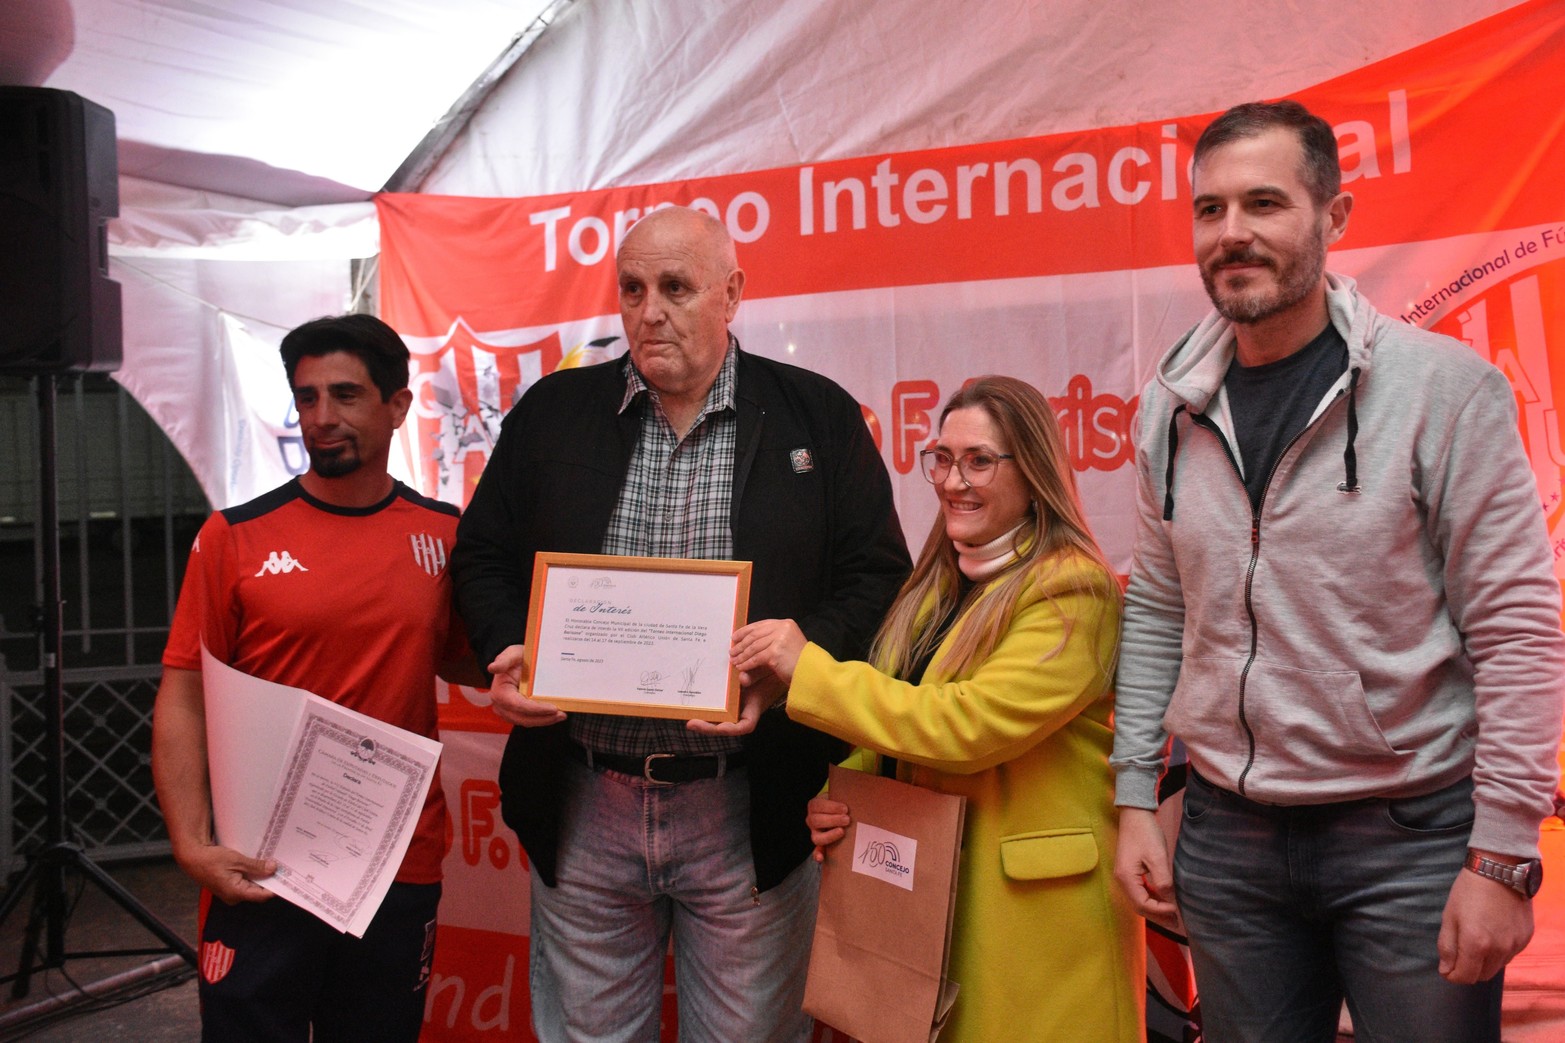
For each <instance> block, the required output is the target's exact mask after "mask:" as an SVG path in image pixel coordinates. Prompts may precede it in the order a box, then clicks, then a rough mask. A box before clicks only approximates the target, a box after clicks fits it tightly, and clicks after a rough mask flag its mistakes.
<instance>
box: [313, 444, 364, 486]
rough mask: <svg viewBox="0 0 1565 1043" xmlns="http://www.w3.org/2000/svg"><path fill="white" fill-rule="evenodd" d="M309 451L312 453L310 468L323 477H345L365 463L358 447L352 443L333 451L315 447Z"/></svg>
mask: <svg viewBox="0 0 1565 1043" xmlns="http://www.w3.org/2000/svg"><path fill="white" fill-rule="evenodd" d="M307 451H308V452H309V454H310V470H312V471H314V472H315V473H316V474H318V475H320V476H321V477H322V478H345V477H347V476H348V475H350V474H352V473H353V472H354V471H357V470H358V469H359V467H360V466H361V465H362V464H363V463H364V461H363V460H362V459H360V458H359V451H358V449H357V448H356V447H355V446H352V445H346V446H343V447H342V448H341V449H335V450H331V451H324V450H320V449H313V448H311V449H308V450H307Z"/></svg>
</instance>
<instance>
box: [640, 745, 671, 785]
mask: <svg viewBox="0 0 1565 1043" xmlns="http://www.w3.org/2000/svg"><path fill="white" fill-rule="evenodd" d="M675 756H676V755H675V754H672V753H649V754H647V756H646V759H645V760H643V761H642V762H641V777H642V778H643V779H646V780H647V781H648V782H650V783H652V785H654V786H672V785H674V783H672V782H667V781H665V780H663V779H658V778H653V776H652V762H653V761H656V760H673V759H674V757H675Z"/></svg>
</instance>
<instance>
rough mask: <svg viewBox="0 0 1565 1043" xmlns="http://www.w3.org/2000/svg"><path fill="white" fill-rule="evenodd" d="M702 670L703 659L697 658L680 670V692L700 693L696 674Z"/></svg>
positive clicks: (684, 693) (683, 693)
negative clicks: (697, 687)
mask: <svg viewBox="0 0 1565 1043" xmlns="http://www.w3.org/2000/svg"><path fill="white" fill-rule="evenodd" d="M700 672H701V660H699V659H697V660H696V661H695V662H693V663H691V664H690V665H689V666H687V667H685V668H684V669H683V670H681V671H680V672H679V694H680V695H700V694H701V693H700V692H699V691H697V689H696V675H697V674H699V673H700Z"/></svg>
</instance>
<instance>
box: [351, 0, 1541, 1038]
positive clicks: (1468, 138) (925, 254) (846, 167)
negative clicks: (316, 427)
mask: <svg viewBox="0 0 1565 1043" xmlns="http://www.w3.org/2000/svg"><path fill="white" fill-rule="evenodd" d="M1562 95H1565V5H1561V4H1560V3H1558V2H1549V0H1534V2H1531V3H1525V4H1522V5H1521V6H1518V7H1515V8H1512V9H1511V10H1508V11H1505V12H1503V13H1501V14H1499V15H1496V16H1495V17H1493V18H1489V19H1486V20H1484V21H1482V22H1479V23H1476V24H1474V25H1472V26H1469V27H1467V28H1466V29H1463V30H1461V31H1458V32H1456V33H1453V34H1450V35H1448V36H1444V37H1441V38H1439V39H1436V40H1433V41H1431V42H1429V43H1427V44H1424V45H1422V46H1419V47H1417V48H1414V49H1412V50H1409V51H1406V52H1404V53H1402V54H1399V55H1396V56H1393V57H1391V58H1389V59H1386V60H1384V61H1380V62H1377V63H1375V64H1373V65H1369V66H1365V67H1363V68H1361V69H1358V70H1355V71H1353V72H1351V73H1348V74H1346V75H1343V76H1341V77H1338V78H1336V79H1333V80H1330V81H1328V82H1325V83H1321V84H1319V85H1317V86H1315V87H1312V88H1309V89H1306V90H1303V91H1299V92H1296V93H1295V95H1294V96H1295V97H1297V98H1298V99H1299V100H1301V101H1303V102H1304V103H1305V104H1306V105H1308V106H1309V107H1310V108H1311V109H1312V110H1314V111H1316V112H1318V113H1320V114H1321V115H1323V116H1324V117H1325V118H1327V119H1328V120H1329V121H1330V122H1331V123H1332V124H1333V125H1334V126H1335V127H1336V130H1337V135H1338V140H1339V142H1340V145H1341V149H1342V162H1343V170H1344V182H1345V187H1346V188H1347V189H1348V190H1350V191H1352V192H1353V193H1354V195H1355V196H1356V197H1357V202H1356V205H1355V208H1354V211H1353V217H1352V222H1351V224H1350V226H1349V229H1348V233H1347V236H1346V238H1345V239H1344V240H1343V242H1342V244H1341V245H1340V248H1339V249H1337V250H1335V251H1333V254H1332V257H1331V260H1330V263H1329V266H1330V267H1331V268H1332V270H1334V271H1338V272H1341V273H1343V274H1347V275H1351V276H1353V277H1355V278H1356V279H1358V281H1359V283H1360V286H1361V287H1362V288H1363V289H1364V290H1365V292H1366V293H1367V294H1368V295H1369V297H1370V299H1371V300H1373V301H1375V302H1376V303H1377V305H1378V306H1379V307H1380V308H1381V310H1382V311H1384V312H1386V313H1388V314H1391V315H1394V316H1399V317H1401V318H1402V319H1403V320H1404V321H1407V322H1409V323H1413V324H1416V325H1420V326H1425V327H1428V328H1432V329H1437V330H1440V331H1441V332H1445V333H1449V334H1450V335H1452V336H1454V337H1457V338H1459V339H1461V340H1463V341H1465V342H1467V343H1468V344H1469V345H1471V346H1472V348H1473V350H1475V351H1477V352H1479V353H1480V354H1482V355H1483V356H1484V357H1486V358H1488V359H1490V360H1491V361H1493V362H1494V363H1495V364H1496V365H1498V366H1499V367H1500V368H1501V369H1502V370H1503V371H1504V372H1505V373H1506V374H1507V375H1508V376H1509V378H1510V379H1511V382H1512V384H1513V386H1514V387H1515V389H1516V395H1517V403H1518V406H1519V410H1520V426H1521V431H1522V435H1523V437H1524V439H1525V441H1526V444H1527V447H1528V451H1529V453H1530V455H1531V458H1532V460H1533V464H1534V469H1535V472H1536V474H1537V478H1538V485H1539V493H1540V497H1539V504H1540V510H1542V511H1543V512H1544V515H1545V517H1546V519H1547V522H1548V525H1549V528H1550V531H1551V534H1552V536H1553V539H1554V540H1555V547H1556V560H1557V561H1558V560H1560V558H1561V556H1562V554H1565V497H1562V481H1561V476H1562V469H1565V432H1562V430H1561V424H1560V420H1559V410H1560V408H1561V406H1562V404H1565V190H1562V186H1565V115H1562V110H1561V107H1560V106H1559V104H1558V103H1557V99H1558V98H1559V97H1561V96H1562ZM1234 100H1235V101H1239V100H1245V99H1238V98H1236V99H1234ZM1213 115H1215V114H1213V113H1196V114H1189V113H1169V114H1168V115H1167V116H1166V117H1165V118H1161V119H1157V120H1152V121H1148V122H1144V123H1138V124H1135V125H1131V126H1119V127H1102V128H1093V129H1087V130H1081V131H1077V132H1072V133H1065V134H1052V135H1048V136H1044V137H1035V138H1024V139H1018V140H1011V141H999V142H987V143H981V144H968V145H962V146H959V147H953V148H943V149H935V150H927V151H918V152H902V153H895V154H887V155H872V156H865V157H862V158H857V159H848V160H840V161H835V162H830V163H819V164H804V165H800V166H794V167H786V168H779V169H772V170H765V171H758V172H749V173H742V174H732V175H721V176H713V177H706V178H699V179H694V180H687V181H677V182H667V183H662V184H653V185H639V186H633V187H625V188H612V189H603V190H596V191H583V192H579V193H572V194H563V195H551V196H542V197H534V198H525V199H480V198H459V197H440V196H425V195H382V196H380V197H378V198H377V200H376V203H377V207H378V210H379V214H380V221H381V243H382V257H381V270H380V274H381V300H382V314H383V315H384V316H385V318H386V319H387V320H388V321H389V322H391V324H392V325H393V326H395V327H396V328H397V329H398V330H399V331H400V332H401V333H402V334H403V335H404V336H405V338H406V339H407V340H408V342H409V345H410V347H412V348H413V351H414V353H415V360H416V368H417V376H416V380H415V385H416V391H417V399H416V405H415V411H414V419H413V421H412V423H411V424H410V429H409V430H408V432H407V436H406V439H405V447H406V449H407V454H408V463H409V469H410V472H411V474H412V475H413V476H414V480H415V481H416V482H417V483H419V484H421V486H422V488H423V491H425V492H427V493H430V494H433V495H438V496H440V497H442V498H445V499H448V500H451V501H453V502H458V503H463V502H465V501H466V499H467V497H468V495H469V494H470V492H471V489H472V485H473V483H474V482H475V481H476V480H477V478H478V476H479V475H480V474H481V472H482V470H483V465H484V462H485V460H486V459H487V456H488V451H489V448H490V446H491V445H492V444H493V440H494V438H495V437H496V436H497V434H498V430H499V423H500V419H501V417H502V416H503V415H504V413H505V411H506V410H507V409H508V408H509V407H510V406H511V404H512V403H513V402H514V401H515V400H516V398H517V397H518V396H519V395H520V393H521V392H522V391H523V390H525V389H526V388H527V387H528V386H530V385H531V384H532V383H533V382H534V381H536V380H537V379H538V378H539V377H540V376H542V375H543V374H545V373H548V372H551V371H552V370H554V369H556V368H559V367H561V366H572V365H580V364H585V363H588V362H592V361H598V360H601V359H603V358H608V357H612V356H614V355H617V354H618V353H619V352H620V351H621V350H622V342H621V341H620V340H619V337H620V332H621V331H620V327H619V319H618V315H617V308H616V303H615V279H614V267H613V259H614V252H615V248H616V245H617V244H618V242H619V240H620V239H621V237H622V236H623V235H624V232H625V230H626V229H627V228H628V227H629V225H630V224H631V223H633V222H634V220H635V219H636V218H637V217H638V216H639V215H640V214H642V213H644V212H646V211H647V210H648V209H650V208H652V207H654V206H657V205H660V204H664V203H678V204H684V205H690V206H697V207H700V208H703V209H706V210H708V211H710V212H712V213H713V214H715V215H717V216H718V217H720V218H721V219H722V220H724V221H725V222H726V224H727V226H728V228H729V230H730V232H731V233H732V235H733V237H734V238H735V240H736V241H737V243H738V248H739V257H740V263H741V265H742V266H743V267H744V269H745V270H746V273H747V276H748V281H747V285H746V300H745V302H744V304H743V305H742V306H741V308H740V312H739V316H738V319H737V320H736V323H735V331H736V333H737V334H738V335H739V337H740V339H741V341H742V342H743V344H744V346H745V348H746V349H747V350H749V351H752V352H756V353H758V354H761V355H766V356H769V357H773V358H778V359H783V360H787V361H792V362H794V363H796V364H799V365H803V366H805V367H807V368H810V369H814V370H817V371H819V372H822V373H825V374H827V375H828V376H830V377H832V378H833V379H835V380H837V381H838V382H839V383H840V384H842V385H843V386H844V387H846V388H847V389H848V390H849V391H850V392H851V393H853V394H854V395H855V396H856V397H857V398H858V400H859V401H860V402H861V403H862V405H863V407H864V411H865V416H866V420H867V422H868V423H869V425H870V427H871V430H872V431H873V432H874V435H875V439H876V444H877V445H878V446H879V447H880V449H881V451H882V453H883V455H884V457H885V460H886V464H887V467H888V468H889V469H890V470H891V472H892V475H893V479H894V481H895V483H896V487H897V503H898V509H899V511H900V512H901V515H902V519H903V523H904V526H905V527H906V529H907V531H908V535H909V541H910V543H912V544H913V545H915V546H917V545H918V544H919V543H920V542H921V541H922V537H923V535H924V533H925V531H926V530H927V528H928V526H929V524H930V523H931V521H932V519H933V517H934V499H933V497H932V495H931V494H930V492H929V490H928V488H927V486H926V485H925V483H924V482H923V481H922V480H921V479H920V478H919V477H918V475H917V473H916V469H915V467H914V457H915V454H916V452H917V450H918V448H920V447H921V446H922V445H923V444H924V443H925V442H926V441H927V440H928V438H929V437H930V436H931V435H932V434H933V424H934V418H935V417H936V416H937V415H938V410H939V406H940V404H941V402H942V401H943V400H944V399H945V398H946V397H947V396H948V395H949V394H950V393H951V392H952V391H954V390H955V389H956V388H957V387H959V386H960V385H961V384H962V382H963V381H965V380H967V379H968V378H970V377H973V376H977V375H979V374H982V373H1007V374H1012V375H1015V376H1019V377H1023V378H1025V379H1027V380H1029V381H1031V382H1032V383H1034V384H1035V385H1037V386H1038V387H1039V388H1040V389H1041V390H1043V391H1044V392H1045V394H1047V395H1049V396H1050V397H1051V400H1052V401H1053V402H1054V404H1055V406H1056V408H1057V410H1058V412H1059V416H1060V418H1061V420H1062V422H1063V424H1064V426H1065V430H1066V434H1067V439H1068V441H1069V444H1070V449H1071V454H1072V459H1073V463H1074V465H1075V467H1076V470H1077V477H1078V481H1079V482H1080V483H1081V486H1082V491H1083V495H1084V497H1085V499H1086V501H1087V504H1088V509H1089V514H1090V516H1091V520H1092V522H1093V525H1094V528H1095V529H1096V531H1097V533H1098V535H1099V538H1100V539H1101V540H1102V542H1103V543H1104V545H1105V549H1106V550H1107V552H1108V553H1109V555H1110V557H1111V559H1112V560H1113V561H1114V562H1115V563H1116V564H1117V565H1118V566H1119V567H1120V568H1121V569H1124V568H1126V567H1128V562H1129V554H1130V543H1131V537H1132V516H1133V513H1134V512H1133V498H1134V480H1133V475H1132V471H1133V467H1132V466H1131V465H1132V461H1133V452H1134V449H1133V446H1132V444H1131V435H1132V431H1133V430H1134V428H1133V421H1134V415H1135V411H1136V404H1137V396H1138V394H1139V392H1140V388H1141V385H1142V383H1143V382H1144V380H1145V379H1146V377H1147V376H1148V375H1149V374H1150V372H1151V369H1152V366H1153V364H1154V362H1155V361H1156V359H1157V357H1158V356H1159V355H1160V354H1161V353H1162V352H1163V351H1164V350H1165V349H1166V348H1167V347H1168V346H1169V345H1170V344H1171V343H1173V341H1174V340H1175V339H1176V338H1177V337H1178V336H1179V335H1180V334H1182V333H1183V332H1184V331H1185V330H1186V329H1187V328H1188V327H1189V326H1190V325H1192V324H1193V323H1194V322H1195V321H1196V320H1197V319H1199V318H1200V316H1201V315H1202V314H1203V313H1204V312H1205V311H1206V309H1207V307H1208V304H1207V301H1206V298H1205V296H1204V294H1203V292H1202V290H1201V286H1200V280H1199V278H1198V276H1197V273H1196V271H1195V269H1194V266H1193V264H1192V261H1191V251H1190V185H1189V161H1190V152H1191V148H1192V146H1193V144H1194V141H1195V138H1196V136H1197V134H1198V133H1199V131H1200V129H1201V128H1202V127H1203V126H1205V124H1206V123H1207V122H1208V121H1209V120H1210V119H1211V118H1212V116H1213ZM1556 375H1558V376H1559V379H1560V387H1558V388H1556V387H1555V377H1556ZM482 699H483V697H482V695H481V693H471V692H465V691H464V690H458V691H457V692H456V693H455V694H453V695H451V697H450V699H449V701H448V702H447V704H446V711H447V712H445V713H444V715H443V718H442V721H443V732H444V733H445V738H446V742H447V750H448V753H447V763H446V767H445V776H444V777H445V780H446V786H447V794H448V798H449V799H450V801H451V806H452V807H453V809H454V810H455V813H456V836H455V838H454V843H453V847H452V853H451V856H450V857H449V858H448V861H447V867H448V870H449V876H448V888H447V895H448V897H447V900H446V905H445V909H444V910H443V912H442V922H443V924H445V925H447V926H443V927H442V931H443V934H442V943H441V947H440V951H439V956H438V957H437V968H436V981H435V985H436V987H435V989H434V990H433V991H432V999H431V1006H430V1011H431V1014H430V1033H431V1034H434V1033H436V1031H437V1030H438V1031H439V1032H441V1033H445V1035H442V1036H440V1037H439V1038H451V1039H469V1038H472V1039H489V1038H499V1037H498V1036H497V1035H495V1033H500V1032H511V1033H523V1035H522V1037H521V1038H527V1037H526V1036H525V1033H526V1031H527V1030H526V1028H525V1026H526V1024H527V1019H526V1016H525V1005H526V983H525V972H526V961H525V958H524V957H525V948H526V946H525V941H523V940H521V939H518V938H514V937H513V936H512V935H513V932H520V931H523V930H525V909H526V898H525V887H524V884H525V879H526V874H525V871H524V869H523V865H524V863H523V861H522V855H521V852H520V851H519V850H517V849H516V848H515V840H514V837H513V836H512V835H511V834H510V832H509V830H507V829H505V828H504V827H503V826H501V825H499V824H498V818H497V815H498V810H497V807H496V806H495V804H494V800H495V797H496V794H495V793H494V792H493V789H492V785H493V784H492V781H491V780H493V778H494V776H495V765H496V762H497V758H498V749H499V745H500V736H499V734H498V732H497V730H496V729H495V728H494V726H493V722H492V718H490V717H489V716H488V715H487V713H486V712H484V711H482V708H481V705H479V704H481V703H482ZM463 730H468V731H471V735H461V734H458V732H460V731H463ZM500 896H504V900H503V901H502V900H501V897H500ZM513 902H514V903H519V904H517V905H515V906H514V907H513V906H512V904H511V903H513ZM469 932H482V934H481V935H480V934H476V933H469Z"/></svg>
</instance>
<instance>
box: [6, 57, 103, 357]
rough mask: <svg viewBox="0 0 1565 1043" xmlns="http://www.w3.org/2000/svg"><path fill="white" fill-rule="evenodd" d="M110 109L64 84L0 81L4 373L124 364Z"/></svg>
mask: <svg viewBox="0 0 1565 1043" xmlns="http://www.w3.org/2000/svg"><path fill="white" fill-rule="evenodd" d="M119 212H120V192H119V164H118V162H117V161H116V156H115V146H114V113H112V112H110V111H109V110H108V109H106V108H104V107H103V106H101V105H97V104H94V103H93V102H90V101H88V100H86V99H85V98H83V97H81V96H80V95H77V94H72V93H71V92H70V91H62V90H53V89H50V88H47V87H0V372H8V373H29V374H31V373H63V372H67V371H86V370H109V369H116V368H118V366H119V364H120V342H121V331H120V285H119V283H117V282H115V281H114V280H112V279H110V278H109V277H108V271H109V230H108V220H109V218H111V217H114V216H115V215H116V214H118V213H119Z"/></svg>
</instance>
